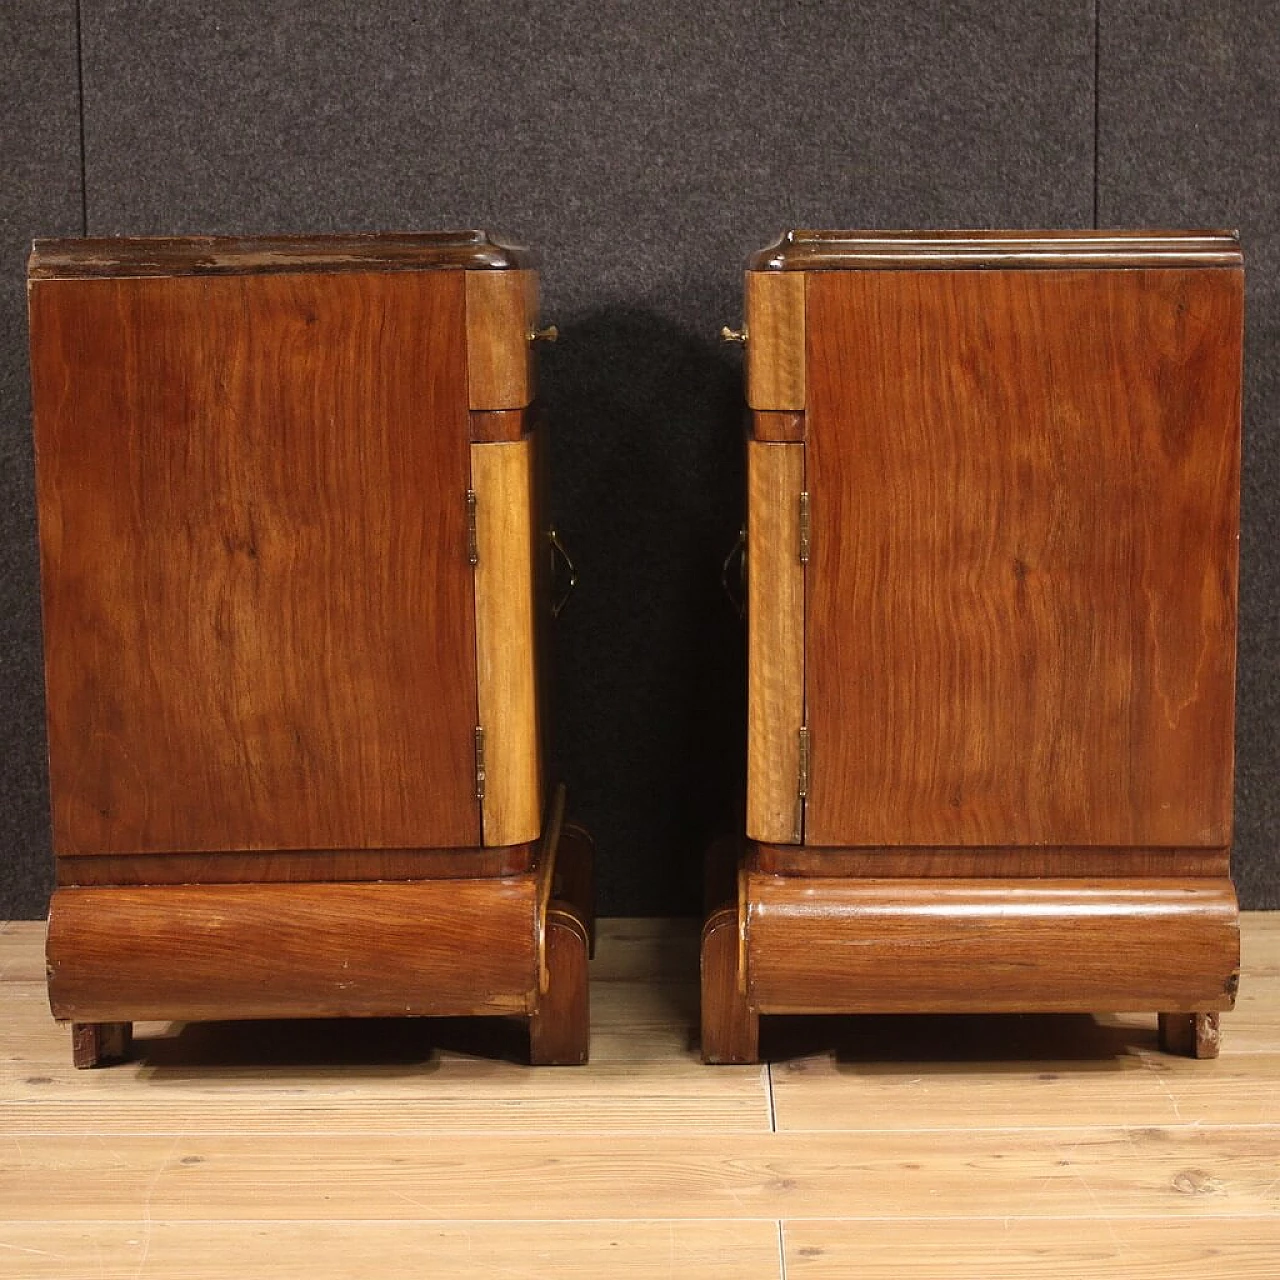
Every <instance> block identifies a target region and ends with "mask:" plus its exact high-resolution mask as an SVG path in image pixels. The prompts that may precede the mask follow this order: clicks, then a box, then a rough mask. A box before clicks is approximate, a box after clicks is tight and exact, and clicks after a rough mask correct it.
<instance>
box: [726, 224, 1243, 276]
mask: <svg viewBox="0 0 1280 1280" xmlns="http://www.w3.org/2000/svg"><path fill="white" fill-rule="evenodd" d="M1240 265H1241V256H1240V238H1239V235H1238V234H1237V233H1236V232H1234V231H809V230H794V231H786V232H784V233H783V234H782V235H781V236H780V237H779V238H778V240H777V241H776V243H774V244H771V245H769V246H768V248H765V249H761V250H760V251H759V252H757V253H754V254H752V255H751V257H750V258H748V259H747V270H748V271H871V270H876V271H883V270H895V269H898V270H924V269H928V268H930V267H934V268H946V269H948V270H955V269H957V268H965V267H973V268H981V267H1039V268H1044V267H1068V268H1070V267H1089V268H1094V269H1097V268H1100V267H1113V268H1133V267H1238V266H1240Z"/></svg>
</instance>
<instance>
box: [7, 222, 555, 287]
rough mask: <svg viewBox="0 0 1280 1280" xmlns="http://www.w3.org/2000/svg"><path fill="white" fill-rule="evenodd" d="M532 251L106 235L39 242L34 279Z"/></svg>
mask: <svg viewBox="0 0 1280 1280" xmlns="http://www.w3.org/2000/svg"><path fill="white" fill-rule="evenodd" d="M532 266H533V255H532V254H531V253H530V252H529V251H528V250H527V249H524V248H522V247H520V246H519V245H514V244H508V243H507V242H506V241H504V240H501V239H499V238H497V237H494V236H492V235H490V234H489V233H488V232H486V231H431V232H416V233H371V234H362V235H332V236H137V237H131V236H108V237H96V238H89V237H85V238H68V239H61V240H37V241H35V243H34V244H33V245H32V248H31V257H30V259H29V260H28V263H27V269H28V279H30V280H83V279H92V278H95V277H122V276H187V275H192V276H201V275H261V274H273V273H281V272H289V271H296V272H302V271H317V272H324V271H440V270H461V271H503V270H513V269H517V268H529V267H532Z"/></svg>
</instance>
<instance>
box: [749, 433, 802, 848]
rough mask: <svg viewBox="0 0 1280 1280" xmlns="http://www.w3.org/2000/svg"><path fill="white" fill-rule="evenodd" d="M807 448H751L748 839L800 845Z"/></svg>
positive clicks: (751, 445) (754, 444) (759, 445)
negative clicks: (802, 526) (803, 521)
mask: <svg viewBox="0 0 1280 1280" xmlns="http://www.w3.org/2000/svg"><path fill="white" fill-rule="evenodd" d="M803 489H804V445H802V444H765V443H761V442H760V441H755V440H752V441H750V442H748V444H747V835H748V836H749V837H750V838H751V839H752V840H766V841H776V842H778V843H781V844H785V843H799V841H800V839H801V834H802V825H801V824H802V816H803V815H802V813H801V806H800V799H799V791H798V784H799V768H800V736H799V735H800V727H801V726H802V725H803V724H804V565H803V564H801V562H800V493H801V491H802V490H803Z"/></svg>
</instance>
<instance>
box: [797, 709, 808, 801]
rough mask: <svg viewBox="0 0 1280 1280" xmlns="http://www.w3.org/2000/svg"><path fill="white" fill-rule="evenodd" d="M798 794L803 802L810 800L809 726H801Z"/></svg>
mask: <svg viewBox="0 0 1280 1280" xmlns="http://www.w3.org/2000/svg"><path fill="white" fill-rule="evenodd" d="M797 772H798V773H799V775H800V776H799V777H798V778H797V779H796V794H797V795H799V797H800V799H801V800H807V799H808V798H809V726H808V725H807V724H802V725H801V726H800V767H799V769H798V771H797Z"/></svg>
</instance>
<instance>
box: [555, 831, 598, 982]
mask: <svg viewBox="0 0 1280 1280" xmlns="http://www.w3.org/2000/svg"><path fill="white" fill-rule="evenodd" d="M595 862H596V847H595V841H594V840H592V838H591V833H590V832H589V831H588V830H587V829H586V827H583V826H580V825H579V824H578V823H576V822H566V823H565V824H564V826H563V827H562V828H561V829H560V845H559V849H558V850H557V853H556V868H555V877H554V882H553V884H552V886H551V895H552V897H553V898H558V899H559V900H560V901H561V902H564V903H568V904H570V905H571V906H572V907H573V909H574V911H575V912H576V913H577V915H578V918H579V919H580V920H581V921H582V923H583V925H584V926H585V927H586V930H587V941H588V944H589V954H590V957H591V958H593V959H594V957H595V954H596V878H595Z"/></svg>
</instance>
